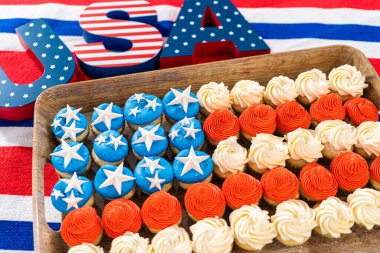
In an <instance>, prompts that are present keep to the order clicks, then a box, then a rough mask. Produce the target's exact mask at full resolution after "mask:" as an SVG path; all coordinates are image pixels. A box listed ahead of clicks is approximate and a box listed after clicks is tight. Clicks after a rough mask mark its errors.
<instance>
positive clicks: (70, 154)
mask: <svg viewBox="0 0 380 253" xmlns="http://www.w3.org/2000/svg"><path fill="white" fill-rule="evenodd" d="M82 145H83V143H78V144H77V145H74V146H72V147H71V146H70V145H69V144H67V142H65V140H62V144H61V150H60V151H57V152H54V153H52V154H50V155H51V156H58V157H62V158H63V166H64V168H65V169H66V167H67V166H68V165H69V164H70V162H71V160H72V159H75V160H79V161H84V159H83V157H81V156H80V155H79V154H78V150H79V149H80V148H81V147H82Z"/></svg>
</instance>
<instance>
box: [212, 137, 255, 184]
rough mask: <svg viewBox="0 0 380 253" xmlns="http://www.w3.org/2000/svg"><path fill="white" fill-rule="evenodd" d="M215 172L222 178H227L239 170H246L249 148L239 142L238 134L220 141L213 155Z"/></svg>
mask: <svg viewBox="0 0 380 253" xmlns="http://www.w3.org/2000/svg"><path fill="white" fill-rule="evenodd" d="M212 160H213V162H214V173H215V175H217V176H218V177H220V178H226V177H228V176H230V175H232V174H235V173H238V172H244V170H245V167H246V164H247V163H248V159H247V150H246V149H245V148H244V147H242V146H241V145H240V144H239V143H238V142H237V138H236V136H232V137H229V138H228V139H227V140H224V141H221V142H219V144H218V146H217V147H216V149H215V150H214V153H213V155H212Z"/></svg>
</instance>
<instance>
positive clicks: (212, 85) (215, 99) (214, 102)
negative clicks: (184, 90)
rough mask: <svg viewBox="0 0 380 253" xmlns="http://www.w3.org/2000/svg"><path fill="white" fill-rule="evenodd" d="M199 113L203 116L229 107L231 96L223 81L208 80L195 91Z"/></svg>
mask: <svg viewBox="0 0 380 253" xmlns="http://www.w3.org/2000/svg"><path fill="white" fill-rule="evenodd" d="M197 97H198V99H199V104H200V106H201V113H202V114H203V115H205V116H207V115H209V114H210V113H213V112H214V111H216V110H218V109H222V108H227V109H231V105H232V96H231V95H230V91H229V90H228V87H227V86H225V85H224V83H223V82H222V83H216V82H209V83H208V84H204V85H202V87H201V88H200V89H199V90H198V92H197Z"/></svg>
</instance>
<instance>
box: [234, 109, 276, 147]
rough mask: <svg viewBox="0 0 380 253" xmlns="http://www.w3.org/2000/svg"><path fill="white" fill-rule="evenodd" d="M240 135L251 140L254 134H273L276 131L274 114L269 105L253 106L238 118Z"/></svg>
mask: <svg viewBox="0 0 380 253" xmlns="http://www.w3.org/2000/svg"><path fill="white" fill-rule="evenodd" d="M239 124H240V128H241V134H242V135H243V136H244V138H246V139H247V140H249V141H250V140H251V139H252V137H255V136H256V134H259V133H266V134H273V133H274V131H275V130H276V112H275V110H274V109H273V108H272V107H270V106H269V105H263V104H253V105H252V106H250V107H248V108H247V109H246V110H245V111H244V112H243V113H242V114H241V115H240V117H239Z"/></svg>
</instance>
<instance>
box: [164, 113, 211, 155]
mask: <svg viewBox="0 0 380 253" xmlns="http://www.w3.org/2000/svg"><path fill="white" fill-rule="evenodd" d="M168 136H169V141H170V142H169V145H170V149H171V151H173V152H174V153H175V154H178V153H179V152H181V151H182V150H184V149H189V148H190V147H193V148H195V149H201V148H202V146H203V143H204V139H205V134H204V132H203V130H202V124H201V123H200V122H199V121H198V120H197V119H194V118H184V119H182V120H180V121H178V122H177V123H175V124H174V125H173V126H172V127H171V128H170V130H169V134H168Z"/></svg>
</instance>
